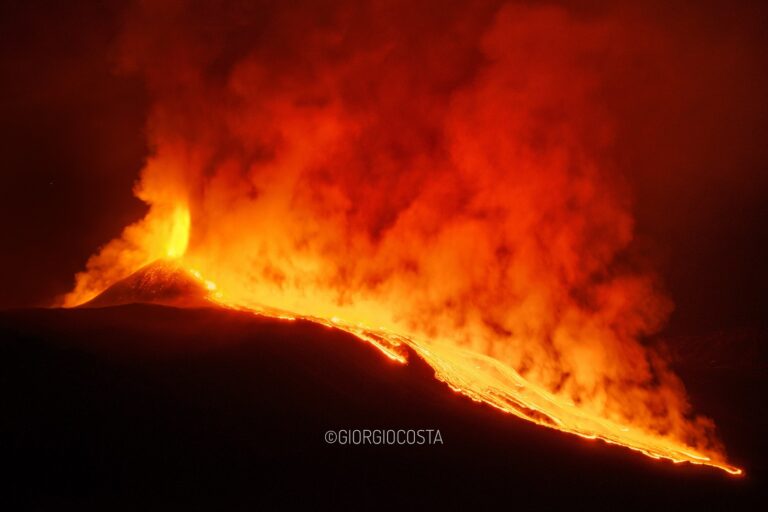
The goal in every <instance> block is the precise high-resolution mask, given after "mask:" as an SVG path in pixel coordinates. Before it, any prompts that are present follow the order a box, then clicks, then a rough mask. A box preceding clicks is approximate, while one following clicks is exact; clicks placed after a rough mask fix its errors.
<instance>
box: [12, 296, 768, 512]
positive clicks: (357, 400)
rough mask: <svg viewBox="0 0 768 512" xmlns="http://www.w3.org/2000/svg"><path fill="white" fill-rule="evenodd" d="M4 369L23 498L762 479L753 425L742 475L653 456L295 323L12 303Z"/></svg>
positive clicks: (462, 491)
mask: <svg viewBox="0 0 768 512" xmlns="http://www.w3.org/2000/svg"><path fill="white" fill-rule="evenodd" d="M0 364H1V365H2V369H0V379H2V382H1V383H0V400H1V403H2V417H0V429H1V431H0V434H1V435H2V443H3V452H2V457H0V461H1V462H0V464H2V466H3V467H2V468H0V472H2V474H4V475H5V476H4V477H3V480H2V486H3V489H2V492H0V496H2V498H1V499H3V500H15V501H16V503H17V504H18V503H21V504H23V505H26V506H28V507H29V508H37V509H42V510H48V509H53V508H55V509H58V510H61V509H62V505H65V504H71V503H78V504H84V505H87V506H89V507H93V508H99V507H104V506H107V507H108V509H110V510H115V509H129V510H131V509H135V508H138V507H139V506H142V507H144V506H146V505H154V506H157V507H162V506H165V508H166V509H168V507H169V506H171V505H176V504H180V503H184V504H189V505H193V506H206V505H209V504H210V505H216V506H217V507H223V509H231V508H232V507H233V506H235V508H249V506H250V505H254V504H258V503H260V502H272V503H289V502H296V501H298V502H302V503H304V504H305V505H306V506H312V507H315V506H317V505H319V504H320V503H321V502H329V503H332V504H357V505H359V506H360V507H362V508H368V507H370V506H375V505H380V506H383V505H386V504H391V503H401V504H404V505H408V506H409V507H418V506H424V507H427V506H428V507H430V508H433V507H435V506H440V505H448V506H450V507H451V508H455V507H459V506H470V507H474V506H476V505H492V504H496V505H498V506H499V507H503V508H504V509H522V510H526V509H529V508H531V507H533V506H537V507H538V506H545V507H547V508H551V507H553V506H556V507H557V508H572V507H573V506H574V505H577V506H578V505H585V504H587V503H589V504H593V505H595V506H596V508H598V509H602V508H610V509H616V508H617V507H619V508H626V507H627V506H629V505H648V506H652V507H654V509H658V508H661V509H664V508H667V507H673V506H690V505H692V504H693V503H703V504H707V505H720V506H722V507H723V508H724V509H730V510H734V509H739V508H740V506H745V505H746V503H747V502H746V500H747V499H748V498H749V495H751V494H757V493H759V491H760V488H761V484H762V476H761V475H762V469H761V467H764V466H761V464H762V457H761V454H759V453H752V454H749V453H744V452H745V451H748V450H749V449H755V448H754V447H759V446H762V445H761V444H760V443H759V442H752V437H751V436H754V435H755V432H747V433H746V436H747V437H746V438H747V439H749V440H748V441H742V442H741V444H739V443H738V442H737V443H736V446H737V447H738V449H739V450H741V453H738V454H737V456H738V457H741V458H742V459H743V460H746V461H748V462H750V463H751V464H752V467H750V466H748V467H747V469H748V471H750V474H749V475H748V476H747V477H746V478H734V477H730V476H728V475H726V474H724V473H721V472H719V471H716V470H712V469H707V468H700V467H692V466H689V465H681V466H678V465H673V464H671V463H663V462H657V461H653V460H650V459H648V458H646V457H642V456H639V455H636V454H632V453H629V452H627V451H626V450H624V449H621V448H618V447H613V446H607V445H605V444H603V443H600V442H595V441H587V440H582V439H580V438H576V437H573V436H567V435H563V434H560V433H558V432H554V431H549V430H546V429H542V428H540V427H536V426H534V425H531V424H528V423H526V422H523V421H520V420H517V419H515V418H512V417H508V416H506V415H503V414H501V413H499V412H497V411H495V410H492V409H490V408H488V407H486V406H482V405H479V404H476V403H474V402H471V401H470V400H468V399H465V398H463V397H461V396H459V395H457V394H455V393H453V392H451V391H450V390H448V389H447V388H446V387H445V386H444V385H442V384H441V383H439V382H438V381H436V380H435V379H434V378H433V373H432V371H431V370H430V369H429V368H428V367H426V366H425V365H423V364H422V363H421V362H420V361H418V360H416V359H414V358H412V362H411V363H410V364H408V365H405V366H404V365H399V364H397V363H394V362H391V361H389V360H388V359H386V358H385V357H383V356H382V355H381V354H380V353H379V352H378V351H376V350H375V349H374V348H373V347H370V346H368V345H367V344H365V343H362V342H360V341H358V340H356V339H354V338H352V337H351V336H348V335H346V334H344V333H340V332H336V331H334V330H332V329H328V328H325V327H321V326H317V325H313V324H310V323H305V322H296V323H288V322H281V321H274V320H267V319H260V318H257V317H254V316H252V315H248V314H244V313H236V312H230V311H223V310H216V309H176V308H170V307H164V306H149V305H128V306H120V307H112V308H102V309H82V310H27V311H15V312H7V313H0ZM752 393H753V395H754V396H755V399H756V400H758V401H759V403H760V404H762V401H761V400H762V399H760V398H759V396H760V395H761V393H762V391H758V390H753V391H752ZM742 400H743V398H742ZM726 427H727V425H726ZM342 428H394V429H408V428H414V429H418V428H424V429H440V431H441V436H442V439H443V444H442V445H440V444H437V445H432V446H427V445H423V446H338V445H329V444H327V443H326V442H325V441H324V433H325V432H326V430H329V429H342ZM760 428H762V426H760V425H758V426H757V427H755V431H759V429H760ZM727 430H728V429H727V428H726V433H728V434H729V435H731V437H733V434H732V433H729V432H727ZM726 440H727V441H729V439H726ZM750 447H752V448H750ZM736 462H738V463H741V462H742V460H736ZM153 508H154V507H150V508H149V509H153ZM206 508H207V507H206ZM579 508H580V507H579Z"/></svg>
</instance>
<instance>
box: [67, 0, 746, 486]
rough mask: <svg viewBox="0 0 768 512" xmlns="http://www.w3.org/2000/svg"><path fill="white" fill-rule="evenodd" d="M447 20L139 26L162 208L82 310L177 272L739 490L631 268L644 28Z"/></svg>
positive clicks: (189, 10) (97, 273)
mask: <svg viewBox="0 0 768 512" xmlns="http://www.w3.org/2000/svg"><path fill="white" fill-rule="evenodd" d="M439 5H440V7H439V8H438V9H435V8H434V7H435V6H429V5H427V4H425V5H423V6H418V7H414V6H412V5H411V4H410V3H408V2H375V1H374V2H366V3H365V4H364V5H363V4H362V3H358V2H351V3H349V4H346V5H344V4H342V5H338V3H336V2H333V3H326V2H317V3H309V4H308V5H306V6H303V8H302V9H301V10H298V9H297V8H296V7H290V6H288V5H285V6H275V5H258V4H253V5H249V6H247V7H243V6H238V7H230V6H226V5H219V3H218V2H211V3H206V2H203V3H202V4H200V3H195V4H194V5H186V4H185V3H184V2H160V3H158V2H147V3H140V4H139V5H137V6H136V8H135V9H134V10H133V11H132V12H131V15H130V17H129V20H128V23H127V28H126V31H125V33H124V35H123V40H122V48H123V64H124V66H125V67H126V69H130V70H133V71H136V72H138V73H140V74H141V75H142V76H143V77H144V78H145V81H146V86H147V89H148V91H149V93H150V95H151V96H152V98H153V99H154V106H153V110H152V114H151V117H150V120H149V139H150V142H151V144H152V147H153V152H152V156H151V157H150V158H149V160H148V162H147V164H146V166H145V168H144V170H143V172H142V175H141V180H140V182H139V184H138V186H137V189H136V192H137V195H138V196H139V197H140V198H141V199H142V200H144V201H145V202H146V203H147V204H148V205H149V207H150V209H149V212H148V214H147V216H146V218H145V219H143V220H142V221H140V222H138V223H137V224H134V225H132V226H129V227H128V228H126V230H125V232H124V233H123V235H122V236H121V237H120V238H119V239H117V240H114V241H112V242H110V243H109V244H108V245H106V246H105V247H104V248H103V249H102V250H101V251H100V252H99V253H98V254H97V255H95V256H94V257H92V259H91V260H90V261H89V263H88V269H87V271H86V272H84V273H82V274H79V275H78V276H77V286H76V288H75V290H74V291H73V292H72V293H71V294H70V295H68V297H67V299H66V305H69V306H73V305H77V304H80V303H82V302H84V301H87V300H89V299H90V298H92V297H93V296H95V295H96V294H98V293H99V292H100V291H102V290H103V289H104V288H105V287H106V286H108V285H109V284H111V283H113V282H115V281H116V280H118V279H120V278H122V277H125V276H127V275H128V274H130V273H132V272H134V271H135V270H137V269H138V268H140V267H141V266H143V265H145V264H147V263H149V262H151V261H154V260H156V259H159V258H168V257H171V258H178V259H179V260H180V261H182V262H183V264H184V265H185V266H187V267H188V268H192V269H196V271H199V274H198V275H202V276H205V278H206V279H209V280H210V281H212V282H215V283H216V285H217V289H218V291H219V293H220V294H221V295H220V301H221V302H223V303H224V304H226V305H229V306H232V307H239V308H247V309H250V310H254V311H257V312H262V313H268V314H273V315H283V316H296V317H305V318H312V319H316V320H317V321H321V322H324V323H328V324H333V325H337V326H339V327H340V328H343V329H346V330H349V331H350V332H353V333H355V334H357V335H358V336H360V337H362V338H364V339H368V340H369V341H372V342H374V343H376V344H377V345H378V346H379V347H380V348H382V349H383V350H385V351H386V352H387V353H388V354H389V355H391V356H392V357H394V358H396V359H399V358H400V357H401V354H402V351H400V350H398V348H399V347H401V346H404V345H407V346H410V347H411V348H413V349H414V350H415V351H416V352H417V353H418V354H419V355H420V356H421V357H424V358H425V360H427V362H429V363H430V364H431V365H432V366H433V367H434V368H435V370H436V372H437V375H438V377H439V378H440V379H442V380H444V381H446V382H447V383H448V384H449V385H450V386H451V387H453V388H454V389H456V390H458V391H460V392H462V393H465V394H467V395H469V396H471V397H472V398H475V399H477V400H481V401H484V402H487V403H490V404H492V405H494V406H496V407H499V408H501V409H503V410H505V411H508V412H511V413H514V414H516V415H518V416H521V417H524V418H526V419H529V420H532V421H535V422H537V423H540V424H544V425H547V426H550V427H554V428H558V429H560V430H564V431H567V432H573V433H577V434H580V435H582V436H585V437H598V438H601V439H604V440H607V441H610V442H614V443H618V444H622V445H624V446H627V447H630V448H633V449H636V450H639V451H642V452H644V453H646V454H648V455H651V456H654V457H664V458H668V459H672V460H675V461H690V462H695V463H704V464H709V465H713V466H717V467H720V468H723V469H725V470H727V471H730V472H734V473H738V472H739V470H737V469H736V468H734V467H732V466H729V465H728V464H727V462H726V459H725V455H724V452H723V450H722V447H721V446H720V444H719V443H718V441H717V439H716V437H715V435H714V426H713V424H712V422H711V421H710V420H708V419H706V418H702V417H697V416H693V415H692V413H691V410H690V406H689V404H688V401H687V398H686V395H685V391H684V388H683V385H682V383H681V382H680V380H679V379H678V378H677V377H676V376H675V375H674V374H673V373H672V372H671V371H670V370H669V369H668V368H667V366H666V365H665V363H664V361H663V359H662V358H661V357H660V356H659V355H658V354H657V353H656V352H655V351H654V350H653V349H652V348H651V347H650V346H648V345H647V344H646V342H645V341H644V340H645V339H646V337H647V336H649V335H650V334H653V333H654V332H656V331H657V330H658V329H659V328H660V327H661V326H662V324H663V322H664V321H665V319H666V317H667V315H668V313H669V312H670V310H671V303H670V301H669V300H668V299H667V298H665V296H664V295H663V294H662V293H661V292H660V291H659V289H658V283H657V279H656V277H655V275H654V274H653V273H651V272H649V271H648V270H644V269H641V268H638V267H637V265H635V264H633V263H632V257H631V250H630V249H631V247H632V240H633V218H632V215H631V204H630V201H629V198H628V195H627V193H626V190H625V186H624V184H623V182H622V180H621V177H620V175H619V174H618V171H617V170H616V169H615V167H614V165H613V164H612V160H611V156H610V155H611V147H612V141H613V137H614V130H613V129H612V122H611V115H610V112H609V111H608V109H606V108H605V106H604V103H603V102H602V101H601V92H602V90H603V89H602V88H603V86H604V75H605V73H606V71H605V70H606V69H610V68H611V66H613V65H616V64H617V63H619V62H620V61H621V59H626V58H627V57H628V55H630V54H631V52H632V50H631V48H629V47H627V46H626V43H627V41H630V40H632V37H633V36H632V35H628V31H629V30H634V29H632V27H627V26H626V25H625V24H622V23H621V22H620V20H616V19H608V18H600V17H588V16H586V15H583V14H582V15H579V16H576V15H572V14H569V13H568V12H567V11H566V10H564V9H560V8H553V7H547V8H542V7H524V6H512V5H507V6H501V7H499V6H495V5H491V4H490V3H489V4H488V5H484V6H482V7H478V6H477V5H471V3H469V4H466V5H465V4H463V3H461V2H457V3H450V4H449V5H443V3H440V4H439ZM646 35H647V34H646Z"/></svg>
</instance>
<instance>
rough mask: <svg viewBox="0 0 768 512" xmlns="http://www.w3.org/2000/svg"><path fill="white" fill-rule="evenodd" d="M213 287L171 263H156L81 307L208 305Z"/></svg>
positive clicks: (211, 303) (178, 265) (173, 262)
mask: <svg viewBox="0 0 768 512" xmlns="http://www.w3.org/2000/svg"><path fill="white" fill-rule="evenodd" d="M213 287H214V286H213V284H212V283H210V282H206V281H205V280H203V279H202V278H201V277H199V275H195V274H194V273H193V272H192V271H190V270H189V269H187V268H185V267H183V266H182V265H180V264H179V263H178V262H177V261H174V260H157V261H155V262H154V263H150V264H149V265H146V266H144V267H142V268H140V269H139V270H137V271H136V272H134V273H133V274H131V275H129V276H128V277H126V278H124V279H121V280H120V281H117V282H116V283H114V284H113V285H112V286H110V287H108V288H107V289H106V290H104V291H103V292H101V293H100V294H99V295H97V296H96V297H94V298H93V299H92V300H90V301H88V302H86V303H85V304H82V305H81V306H80V307H84V308H98V307H105V306H119V305H122V304H135V303H144V304H163V305H166V306H178V307H204V306H211V305H213V304H214V302H213V301H212V299H211V293H212V291H213V290H212V288H213Z"/></svg>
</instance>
